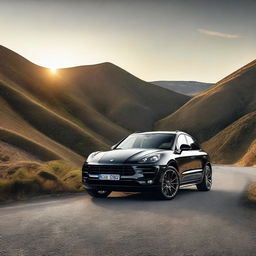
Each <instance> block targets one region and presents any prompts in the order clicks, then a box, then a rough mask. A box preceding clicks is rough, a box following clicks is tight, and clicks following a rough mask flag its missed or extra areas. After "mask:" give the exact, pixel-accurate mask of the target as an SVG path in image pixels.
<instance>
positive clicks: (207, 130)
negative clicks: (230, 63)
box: [156, 60, 256, 165]
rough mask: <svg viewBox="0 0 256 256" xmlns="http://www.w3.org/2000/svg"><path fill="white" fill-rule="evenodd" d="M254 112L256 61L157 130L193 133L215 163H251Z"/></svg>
mask: <svg viewBox="0 0 256 256" xmlns="http://www.w3.org/2000/svg"><path fill="white" fill-rule="evenodd" d="M255 111H256V60H254V61H253V62H251V63H249V64H247V65H245V66H244V67H242V68H241V69H239V70H237V71H235V72H234V73H232V74H231V75H229V76H227V77H226V78H224V79H222V80H221V81H219V82H218V83H217V84H216V85H215V86H213V87H211V88H210V89H208V90H206V91H205V92H203V93H201V94H199V95H198V96H195V97H194V98H192V99H191V100H190V101H189V102H187V103H186V104H185V105H183V106H182V107H181V108H180V109H178V110H177V111H176V112H174V113H173V114H171V115H169V116H167V117H166V118H164V119H162V120H160V121H158V122H157V123H156V129H158V130H162V129H179V130H184V131H187V132H188V133H191V134H193V135H194V136H195V137H196V138H198V139H199V141H200V142H201V143H202V142H204V147H205V148H206V149H207V150H208V151H209V153H210V155H211V156H212V158H213V160H214V161H215V162H218V163H235V162H237V161H238V163H240V164H244V165H251V163H252V162H254V160H252V158H253V154H252V153H251V152H252V151H253V150H254V148H255V147H254V146H253V145H254V143H255V142H253V141H254V140H255V139H256V136H255V132H254V131H255ZM250 143H253V144H252V145H251V144H250ZM250 145H251V146H250ZM249 147H250V149H249ZM244 154H245V155H244Z"/></svg>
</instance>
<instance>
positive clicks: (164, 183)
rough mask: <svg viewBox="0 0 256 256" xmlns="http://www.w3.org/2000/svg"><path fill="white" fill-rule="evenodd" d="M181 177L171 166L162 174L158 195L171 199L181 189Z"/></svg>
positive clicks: (164, 198) (161, 197)
mask: <svg viewBox="0 0 256 256" xmlns="http://www.w3.org/2000/svg"><path fill="white" fill-rule="evenodd" d="M179 187H180V178H179V174H178V171H177V170H176V169H175V168H174V167H172V166H170V167H167V169H166V170H165V171H164V172H163V173H162V174H161V178H160V188H159V189H158V191H157V195H158V197H159V198H160V199H163V200H171V199H173V198H174V197H175V196H176V194H177V193H178V191H179Z"/></svg>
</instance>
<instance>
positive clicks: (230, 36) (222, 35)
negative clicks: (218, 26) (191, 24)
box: [197, 28, 241, 39]
mask: <svg viewBox="0 0 256 256" xmlns="http://www.w3.org/2000/svg"><path fill="white" fill-rule="evenodd" d="M197 31H198V32H199V33H201V34H205V35H208V36H217V37H222V38H228V39H233V38H239V37H241V36H240V35H237V34H226V33H221V32H217V31H211V30H207V29H203V28H198V29H197Z"/></svg>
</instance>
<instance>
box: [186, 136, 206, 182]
mask: <svg viewBox="0 0 256 256" xmlns="http://www.w3.org/2000/svg"><path fill="white" fill-rule="evenodd" d="M185 137H186V140H187V143H188V145H189V146H190V150H188V151H187V154H188V157H189V160H188V161H189V164H188V165H187V167H188V168H187V170H185V171H184V172H183V180H184V181H187V182H192V181H196V180H200V179H201V178H202V175H203V159H202V157H203V153H202V151H201V149H200V147H199V145H198V144H197V142H196V141H195V140H194V139H193V138H192V137H191V136H189V135H187V134H186V135H185Z"/></svg>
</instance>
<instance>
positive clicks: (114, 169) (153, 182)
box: [82, 163, 165, 192]
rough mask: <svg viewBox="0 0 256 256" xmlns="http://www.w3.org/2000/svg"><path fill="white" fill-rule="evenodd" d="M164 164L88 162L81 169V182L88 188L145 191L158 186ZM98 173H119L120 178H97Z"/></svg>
mask: <svg viewBox="0 0 256 256" xmlns="http://www.w3.org/2000/svg"><path fill="white" fill-rule="evenodd" d="M163 168H165V167H164V166H159V165H146V164H141V165H138V164H137V165H122V164H115V165H109V164H88V163H85V164H84V166H83V170H82V182H83V184H84V185H85V187H86V188H88V189H98V190H112V191H134V192H136V191H145V190H152V189H154V188H157V187H159V177H160V173H161V171H162V169H163ZM99 174H119V175H120V180H115V181H109V180H99V178H98V176H99Z"/></svg>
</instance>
